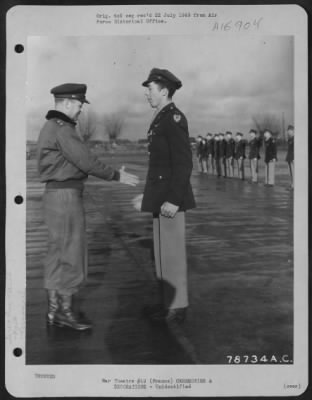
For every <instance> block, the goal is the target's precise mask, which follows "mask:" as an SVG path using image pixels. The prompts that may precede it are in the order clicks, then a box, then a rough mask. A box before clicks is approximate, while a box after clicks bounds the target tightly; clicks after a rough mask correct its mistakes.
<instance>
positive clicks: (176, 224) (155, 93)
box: [141, 68, 195, 322]
mask: <svg viewBox="0 0 312 400" xmlns="http://www.w3.org/2000/svg"><path fill="white" fill-rule="evenodd" d="M143 86H144V87H146V98H147V100H148V102H149V103H150V105H151V107H152V108H154V109H155V114H154V118H153V121H152V123H151V125H150V128H149V131H148V138H149V143H150V144H149V166H148V172H147V178H146V185H145V189H144V194H143V200H142V206H141V210H142V211H147V212H150V213H152V214H153V233H154V255H155V265H156V275H157V278H158V281H159V282H160V288H161V290H160V294H161V300H160V301H161V305H160V306H159V305H158V306H157V305H156V306H155V307H151V308H150V309H149V312H150V315H149V316H150V318H151V319H152V320H153V321H157V322H160V321H162V322H164V321H167V322H169V321H175V322H181V321H183V320H184V318H185V315H186V309H187V307H188V304H189V302H188V284H187V260H186V248H185V211H187V210H189V209H191V208H194V207H195V201H194V196H193V192H192V187H191V184H190V177H191V173H192V168H193V164H192V153H191V149H190V145H189V132H188V123H187V119H186V117H185V116H184V114H183V113H182V112H181V111H180V110H179V109H178V108H177V107H176V106H175V104H174V103H173V102H172V97H173V95H174V93H175V91H176V90H177V89H179V88H180V87H181V86H182V83H181V81H180V80H179V79H178V78H177V77H176V76H174V75H173V74H172V73H171V72H170V71H168V70H166V69H159V68H154V69H152V71H151V72H150V74H149V76H148V79H147V80H146V81H145V82H143Z"/></svg>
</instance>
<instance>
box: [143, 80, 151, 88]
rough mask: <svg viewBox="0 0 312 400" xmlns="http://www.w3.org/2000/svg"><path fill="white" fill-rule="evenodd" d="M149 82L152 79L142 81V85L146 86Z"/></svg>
mask: <svg viewBox="0 0 312 400" xmlns="http://www.w3.org/2000/svg"><path fill="white" fill-rule="evenodd" d="M151 82H152V81H149V80H147V81H144V82H143V83H142V86H145V87H146V86H148V84H149V83H151Z"/></svg>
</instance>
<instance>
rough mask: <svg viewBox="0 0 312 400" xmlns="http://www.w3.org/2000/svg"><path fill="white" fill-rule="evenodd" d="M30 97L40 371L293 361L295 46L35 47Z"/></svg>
mask: <svg viewBox="0 0 312 400" xmlns="http://www.w3.org/2000/svg"><path fill="white" fill-rule="evenodd" d="M26 94H27V98H26V112H27V145H26V154H25V157H26V173H27V181H26V183H27V199H26V364H27V365H52V364H57V365H62V364H77V365H81V364H84V365H88V364H124V365H129V364H130V365H133V364H134V365H188V364H220V365H222V364H226V365H228V364H276V365H283V364H285V365H289V364H292V363H293V362H294V359H293V354H294V353H293V350H294V337H293V329H294V303H293V301H294V231H293V223H294V221H293V214H294V213H293V209H294V191H295V188H296V186H295V185H296V183H295V182H294V137H295V130H296V127H295V121H294V38H293V36H277V35H257V36H253V35H249V36H219V37H216V36H213V35H210V36H208V35H159V36H158V35H151V36H149V35H140V36H105V37H104V36H102V37H101V36H75V37H74V36H58V37H55V36H53V37H52V36H29V37H28V42H27V85H26Z"/></svg>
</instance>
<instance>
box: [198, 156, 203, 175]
mask: <svg viewBox="0 0 312 400" xmlns="http://www.w3.org/2000/svg"><path fill="white" fill-rule="evenodd" d="M197 169H198V172H203V162H202V157H201V156H197Z"/></svg>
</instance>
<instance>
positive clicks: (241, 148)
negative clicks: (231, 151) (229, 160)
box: [235, 139, 246, 160]
mask: <svg viewBox="0 0 312 400" xmlns="http://www.w3.org/2000/svg"><path fill="white" fill-rule="evenodd" d="M245 151H246V142H245V140H243V139H241V140H240V141H239V142H235V159H236V160H239V159H240V158H241V157H242V158H243V159H244V158H246V154H245Z"/></svg>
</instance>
